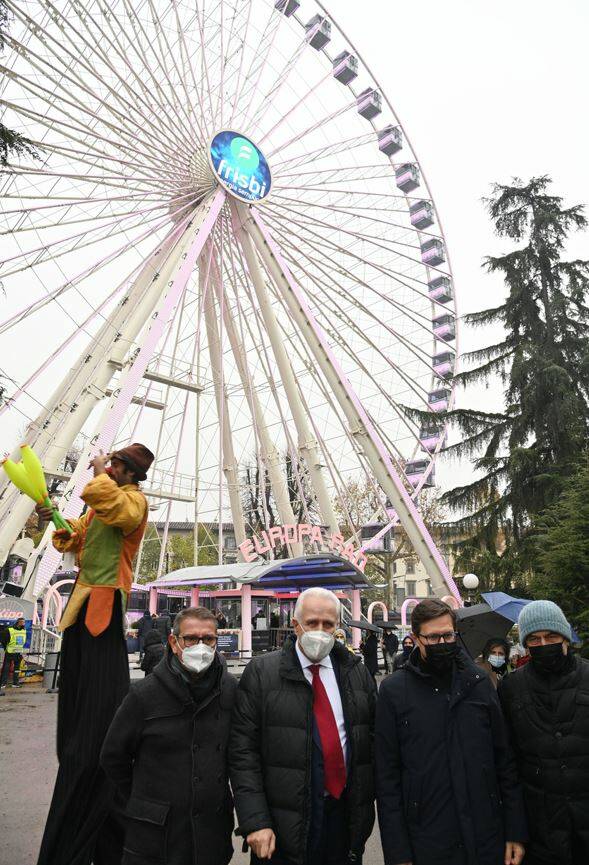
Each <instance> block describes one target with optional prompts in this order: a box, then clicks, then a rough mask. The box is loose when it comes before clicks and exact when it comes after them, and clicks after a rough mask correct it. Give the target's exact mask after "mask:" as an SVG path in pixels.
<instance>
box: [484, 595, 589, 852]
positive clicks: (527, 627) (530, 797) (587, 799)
mask: <svg viewBox="0 0 589 865" xmlns="http://www.w3.org/2000/svg"><path fill="white" fill-rule="evenodd" d="M518 625H519V635H520V640H521V642H522V644H523V645H524V646H525V647H526V649H528V650H529V652H530V662H529V663H528V664H526V665H525V666H524V667H521V668H520V669H518V670H516V671H515V673H512V674H511V675H510V676H507V677H506V678H504V679H502V680H501V682H500V683H499V699H500V700H501V703H502V705H503V709H504V711H505V716H506V718H507V722H508V725H509V728H510V731H511V735H512V741H513V746H514V749H515V754H516V757H517V760H518V764H519V769H520V773H521V777H522V781H523V785H524V798H525V802H526V808H527V812H528V822H529V826H530V844H529V848H528V851H527V852H526V860H525V865H554V863H558V865H587V863H589V663H588V662H587V661H586V660H584V659H583V658H579V657H576V656H575V655H573V654H572V652H571V651H570V641H571V629H570V625H569V623H568V622H567V620H566V618H565V616H564V614H563V612H562V610H561V609H560V607H558V606H557V605H556V604H554V603H552V601H532V603H530V604H528V605H527V606H525V607H524V608H523V610H522V611H521V613H520V617H519V622H518Z"/></svg>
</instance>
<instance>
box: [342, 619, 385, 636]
mask: <svg viewBox="0 0 589 865" xmlns="http://www.w3.org/2000/svg"><path fill="white" fill-rule="evenodd" d="M348 625H350V627H351V628H360V629H361V630H362V631H373V632H374V633H375V634H380V632H381V631H382V628H379V626H378V625H373V624H372V622H368V621H366V622H348Z"/></svg>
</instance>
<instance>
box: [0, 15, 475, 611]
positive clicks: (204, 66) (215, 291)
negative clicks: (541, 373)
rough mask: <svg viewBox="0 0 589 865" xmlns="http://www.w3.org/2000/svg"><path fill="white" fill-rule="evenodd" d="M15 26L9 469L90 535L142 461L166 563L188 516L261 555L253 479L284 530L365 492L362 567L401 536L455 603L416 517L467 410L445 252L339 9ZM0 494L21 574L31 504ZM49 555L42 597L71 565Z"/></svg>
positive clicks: (9, 176)
mask: <svg viewBox="0 0 589 865" xmlns="http://www.w3.org/2000/svg"><path fill="white" fill-rule="evenodd" d="M6 6H7V7H8V9H9V11H10V13H11V16H12V22H11V27H10V33H9V35H8V36H7V39H6V50H5V55H4V58H3V61H4V63H5V64H6V66H4V67H3V70H2V71H3V84H2V85H1V88H0V97H1V103H2V110H3V112H4V122H5V124H6V125H7V126H8V127H9V128H15V129H19V131H21V132H22V133H23V134H24V135H25V136H26V137H27V138H28V139H30V140H31V141H32V142H34V144H35V146H36V147H37V149H38V152H39V157H40V158H39V159H38V160H31V159H21V160H13V161H12V162H10V163H9V165H8V166H7V167H6V168H5V169H4V170H3V171H2V174H1V175H0V193H1V195H2V201H3V205H2V226H1V234H2V241H1V244H0V245H1V248H2V254H1V255H0V258H1V263H0V280H1V281H2V285H3V288H4V292H5V295H6V297H5V304H4V306H5V308H8V309H9V314H8V316H7V317H6V316H5V320H4V321H3V322H2V323H1V325H0V334H1V339H2V345H3V350H2V360H1V362H0V368H1V369H0V376H1V378H0V384H1V385H2V389H3V390H2V393H3V397H2V402H1V404H0V416H1V417H2V421H1V422H2V423H3V427H4V429H5V431H10V433H11V435H12V436H13V438H14V441H12V442H7V441H5V440H4V441H3V445H4V447H7V446H12V445H15V446H16V445H18V444H20V443H21V442H22V441H24V440H26V441H27V442H28V443H30V444H32V445H33V446H34V448H35V449H36V451H37V453H38V455H39V457H40V458H41V460H42V462H43V464H44V467H45V470H46V472H47V473H48V474H49V475H54V476H55V477H57V478H59V477H62V478H63V480H64V483H65V491H64V493H63V496H62V499H61V502H60V507H61V510H62V511H63V512H64V513H65V515H66V516H76V515H77V514H79V513H80V510H81V508H82V502H81V499H80V493H81V491H82V489H83V486H84V484H85V483H86V482H87V480H88V470H87V465H88V461H89V458H90V457H91V456H92V455H93V454H95V453H96V452H98V451H99V450H101V449H102V450H103V451H104V452H107V451H110V450H112V449H113V448H114V447H116V446H122V445H124V444H126V443H128V442H129V441H134V440H140V441H144V442H145V443H146V444H147V445H148V446H150V447H151V449H152V450H153V451H154V453H155V456H156V460H155V463H154V467H153V470H152V472H151V473H150V478H149V481H148V483H147V485H146V492H147V494H148V496H149V501H150V504H151V506H152V508H154V509H155V510H156V513H157V515H158V519H159V520H160V521H161V522H162V523H163V525H164V529H163V536H162V549H163V548H165V542H166V538H167V535H168V528H169V523H170V519H171V516H172V515H173V513H174V508H183V509H185V510H186V509H189V510H190V513H191V516H192V519H193V520H194V523H195V525H198V524H199V522H206V521H210V522H214V521H217V522H218V524H219V527H220V532H219V534H220V535H221V534H222V526H223V524H224V520H226V521H230V522H231V523H232V524H233V527H234V532H235V537H236V540H237V543H238V544H239V543H241V542H242V541H243V540H244V539H245V538H246V537H247V536H248V535H249V534H250V533H251V531H252V526H250V525H248V521H247V515H246V513H245V512H244V504H243V491H242V486H243V471H244V467H245V466H246V465H247V464H250V463H253V464H254V465H255V466H256V467H257V468H258V469H259V470H260V471H261V472H263V473H264V476H265V477H266V476H267V478H268V483H269V486H270V488H271V493H272V499H273V503H274V507H275V509H276V511H277V518H279V519H280V521H281V522H282V523H283V524H291V523H295V522H296V518H295V514H294V513H293V496H292V490H290V489H289V483H290V485H291V486H292V485H294V486H295V487H296V488H297V489H298V491H299V492H300V497H299V499H300V500H301V501H303V502H304V503H305V504H304V508H305V509H306V510H309V509H310V508H311V507H312V510H313V514H309V513H305V515H304V516H305V518H306V520H307V521H308V522H319V523H320V524H321V525H323V526H325V527H326V528H328V529H330V530H337V527H338V518H337V513H338V512H339V513H340V514H341V513H344V514H346V500H347V498H346V490H347V487H348V485H349V483H350V482H351V480H353V479H358V478H360V479H361V480H363V481H364V482H365V483H367V484H368V485H370V486H371V488H372V489H373V491H374V495H375V499H376V501H377V502H378V505H377V508H376V512H375V514H374V521H375V523H376V524H378V525H379V526H380V529H379V531H378V532H377V533H376V534H375V535H374V537H373V538H372V539H371V540H370V541H368V542H366V543H365V544H364V546H365V547H366V548H368V549H369V548H370V545H371V544H375V543H378V540H379V538H382V537H383V536H384V535H385V534H386V533H387V532H388V531H389V530H390V529H391V528H392V527H393V526H394V525H395V524H396V523H397V522H400V523H401V524H402V526H403V528H404V529H405V531H406V533H407V535H408V537H409V539H410V541H411V544H412V546H413V548H414V550H415V552H416V554H417V555H418V556H419V558H420V559H421V560H422V562H423V563H424V566H425V568H426V570H427V573H428V575H429V577H430V579H431V583H432V587H433V589H434V591H435V593H436V594H438V595H445V594H453V595H454V596H455V597H457V598H459V594H458V591H457V588H456V586H455V584H454V582H453V580H452V578H451V576H450V574H449V571H448V567H447V564H446V562H445V561H444V558H443V557H442V555H441V554H440V552H439V551H438V549H437V548H436V545H435V543H434V541H433V539H432V537H431V535H430V533H429V531H428V529H427V528H426V526H425V524H424V521H423V519H422V517H421V515H420V512H419V508H418V504H417V502H418V496H419V494H420V491H421V490H422V489H423V488H424V487H427V486H428V485H431V484H432V483H433V478H434V464H435V460H436V456H437V454H438V453H439V451H440V449H441V447H442V446H443V444H444V440H445V436H446V429H445V425H444V421H443V417H440V416H439V413H440V412H444V411H445V410H446V409H447V408H449V407H450V408H451V406H452V403H453V398H454V388H453V378H452V376H453V372H454V368H455V359H456V351H457V347H456V335H457V334H456V330H457V321H456V308H455V298H454V289H453V281H452V273H451V268H450V263H449V258H448V252H447V249H446V243H445V240H444V236H443V232H442V228H441V224H440V220H439V216H438V213H437V210H436V206H435V203H434V201H433V198H432V195H431V193H430V190H429V188H428V184H427V181H426V179H425V176H424V172H423V170H422V168H421V166H420V164H419V161H418V158H417V155H416V153H415V151H414V150H413V147H412V145H411V143H410V140H409V138H408V137H407V134H406V133H405V131H404V129H403V127H402V125H401V122H400V121H399V119H398V118H397V116H396V114H395V110H394V108H393V105H392V104H391V103H390V102H389V100H388V99H387V97H386V95H385V93H384V92H383V90H382V88H381V87H380V85H379V84H378V82H377V81H376V80H375V78H374V76H373V75H372V73H371V71H370V69H369V67H368V66H367V65H366V63H365V62H364V60H363V59H362V57H361V55H360V53H359V52H358V51H357V50H356V48H354V46H353V44H352V42H351V40H350V39H349V37H348V35H347V34H346V33H345V32H344V30H343V29H341V27H340V26H339V25H338V24H337V22H336V20H335V19H334V18H333V17H332V16H331V14H330V12H329V11H328V10H327V9H326V8H325V6H324V5H323V3H320V2H316V0H301V2H298V0H276V2H275V0H190V2H188V0H165V2H164V0H83V2H82V0H55V2H52V0H25V2H14V0H6ZM407 407H409V408H410V409H417V410H418V411H420V412H427V413H428V415H427V418H426V419H424V418H423V417H422V418H421V420H420V421H419V420H418V421H416V420H415V419H414V418H415V417H416V415H415V414H411V412H407V410H406V408H407ZM4 438H5V437H4V435H3V439H4ZM76 442H82V457H81V458H80V460H79V462H78V464H77V467H76V468H75V470H74V471H73V473H71V474H68V473H67V472H65V470H64V460H65V458H66V455H67V454H68V452H69V451H70V449H71V448H72V446H73V445H74V443H76ZM285 455H288V458H289V460H290V466H291V474H292V477H291V479H290V481H287V478H286V476H285V470H284V462H285ZM2 484H3V485H2V487H1V488H0V559H3V558H5V557H6V555H7V553H8V551H9V550H10V549H11V547H12V545H13V543H14V542H15V540H16V539H17V538H18V536H19V533H20V532H21V531H22V528H23V526H24V524H25V522H26V520H27V518H28V516H29V514H30V512H31V509H32V503H31V502H30V501H29V500H27V499H26V498H25V497H24V496H20V495H19V494H18V493H17V492H16V491H15V490H14V488H11V487H10V486H8V485H7V484H5V482H4V479H3V481H2ZM303 488H304V489H303ZM305 491H306V492H305ZM262 506H263V503H262ZM347 516H348V517H349V522H350V524H352V525H353V520H352V517H351V515H349V514H348V515H347ZM355 529H356V531H357V532H358V533H359V531H360V526H355ZM358 537H360V536H359V534H358ZM48 538H49V532H47V533H46V536H45V538H44V539H43V541H42V542H41V544H40V547H39V551H38V556H37V557H36V559H35V562H34V564H33V563H30V564H29V567H31V568H33V567H34V579H33V580H32V589H33V590H34V594H35V595H36V594H38V593H39V592H40V591H42V589H43V587H44V586H45V585H47V583H48V582H49V580H50V579H51V577H52V575H53V574H54V572H55V570H56V567H57V565H58V562H59V558H58V555H57V553H56V552H55V551H54V550H53V549H52V547H51V545H50V544H48ZM219 546H221V539H220V540H219ZM300 552H301V549H300V545H298V544H297V543H293V544H292V545H291V549H290V553H291V554H292V555H298V554H300ZM162 561H163V560H162ZM161 567H163V565H162V564H161V563H160V569H161Z"/></svg>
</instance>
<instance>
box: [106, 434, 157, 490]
mask: <svg viewBox="0 0 589 865" xmlns="http://www.w3.org/2000/svg"><path fill="white" fill-rule="evenodd" d="M110 458H111V459H113V458H115V459H117V460H121V461H122V462H124V463H125V464H126V465H128V466H129V468H130V469H131V470H132V471H133V472H135V477H136V478H137V480H138V481H144V480H145V478H146V477H147V472H148V471H149V467H150V466H151V464H152V462H153V460H154V456H153V454H152V452H151V451H150V450H148V449H147V448H146V447H145V445H140V444H139V443H138V442H135V443H134V444H132V445H129V446H128V447H126V448H121V450H120V451H113V452H112V454H111V455H110Z"/></svg>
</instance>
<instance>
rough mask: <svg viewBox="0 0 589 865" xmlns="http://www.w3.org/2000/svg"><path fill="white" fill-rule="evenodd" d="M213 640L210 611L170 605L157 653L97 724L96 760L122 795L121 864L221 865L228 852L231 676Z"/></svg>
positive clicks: (230, 829)
mask: <svg viewBox="0 0 589 865" xmlns="http://www.w3.org/2000/svg"><path fill="white" fill-rule="evenodd" d="M216 645H217V620H216V618H215V616H214V614H213V613H212V612H211V611H210V610H207V609H205V608H204V607H190V608H189V609H186V610H183V611H182V612H181V613H179V614H178V615H177V616H176V618H175V621H174V628H173V632H172V634H170V636H169V638H168V646H167V649H166V654H165V655H164V657H163V658H162V660H161V661H160V662H159V664H158V665H157V666H156V667H155V668H154V670H153V673H152V674H151V675H150V676H147V677H146V678H145V679H143V680H141V681H140V682H137V684H135V685H133V686H132V687H131V690H130V692H129V694H128V695H127V697H126V698H125V700H124V701H123V703H122V704H121V706H120V708H119V710H118V712H117V714H116V715H115V718H114V720H113V722H112V725H111V727H110V729H109V731H108V733H107V736H106V740H105V742H104V747H103V749H102V754H101V763H102V766H103V768H104V770H105V772H106V774H107V775H108V776H109V777H110V778H111V780H112V781H113V782H114V783H115V785H116V787H117V790H118V792H119V794H120V797H121V802H123V801H124V802H125V806H124V815H125V816H124V818H123V819H124V823H125V843H124V853H123V859H122V865H146V863H147V862H157V863H159V865H227V863H228V862H229V860H230V859H231V857H232V855H233V845H232V842H231V836H232V832H233V822H234V821H233V800H232V798H231V792H230V789H229V782H228V773H227V756H226V755H227V742H228V738H229V727H230V722H231V711H232V708H233V703H234V697H235V691H236V688H237V683H236V680H235V679H234V678H233V676H231V675H230V674H229V673H228V672H227V669H226V667H225V664H224V662H223V661H222V660H221V658H220V656H219V655H218V654H217V651H216Z"/></svg>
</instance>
